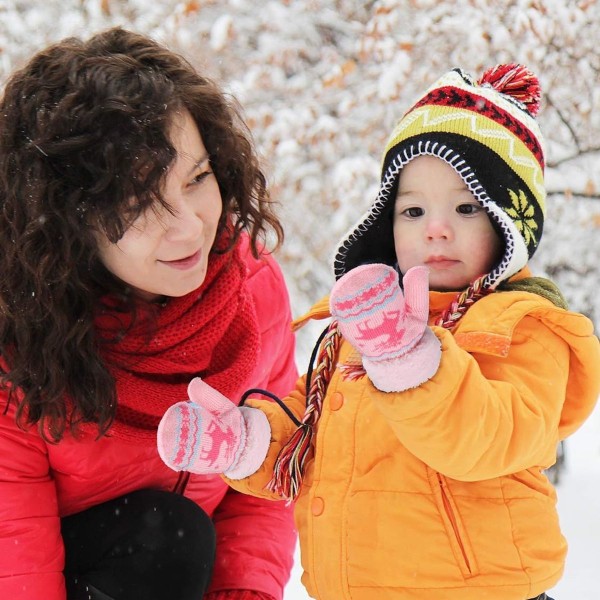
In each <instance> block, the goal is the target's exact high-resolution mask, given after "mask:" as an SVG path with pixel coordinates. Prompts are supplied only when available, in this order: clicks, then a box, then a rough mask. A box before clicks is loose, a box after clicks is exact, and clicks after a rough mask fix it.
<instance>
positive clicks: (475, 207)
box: [456, 204, 481, 215]
mask: <svg viewBox="0 0 600 600" xmlns="http://www.w3.org/2000/svg"><path fill="white" fill-rule="evenodd" d="M480 210H481V206H479V204H460V205H459V206H458V208H457V209H456V212H458V213H460V214H461V215H474V214H476V213H478V212H479V211H480Z"/></svg>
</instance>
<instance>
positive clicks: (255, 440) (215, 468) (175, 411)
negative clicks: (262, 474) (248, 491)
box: [157, 377, 271, 479]
mask: <svg viewBox="0 0 600 600" xmlns="http://www.w3.org/2000/svg"><path fill="white" fill-rule="evenodd" d="M188 396H189V398H190V401H189V402H178V403H177V404H174V405H173V406H171V407H170V408H169V409H168V410H167V411H166V412H165V414H164V416H163V418H162V419H161V421H160V423H159V425H158V431H157V446H158V453H159V455H160V457H161V458H162V460H163V462H164V463H165V464H166V465H167V466H168V467H170V468H171V469H173V470H175V471H190V472H191V473H196V474H202V475H208V474H214V473H219V474H221V473H222V474H225V475H226V476H227V477H229V478H231V479H243V478H244V477H248V476H249V475H251V474H252V473H254V472H255V471H256V470H257V469H258V468H259V467H260V465H261V464H262V463H263V461H264V459H265V456H266V454H267V450H268V447H269V443H270V440H271V428H270V426H269V422H268V420H267V417H266V416H265V414H264V413H263V412H262V411H260V410H258V409H255V408H248V407H238V406H236V405H235V404H234V403H233V402H231V400H229V399H227V398H226V397H225V396H223V395H222V394H221V393H220V392H218V391H217V390H215V389H214V388H212V387H210V385H208V384H207V383H205V382H204V381H202V380H201V379H200V378H199V377H196V378H195V379H192V381H191V382H190V384H189V386H188Z"/></svg>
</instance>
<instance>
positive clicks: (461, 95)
mask: <svg viewBox="0 0 600 600" xmlns="http://www.w3.org/2000/svg"><path fill="white" fill-rule="evenodd" d="M432 104H433V105H437V106H450V107H460V108H462V109H465V110H472V111H473V112H475V113H477V114H479V115H481V116H484V117H488V118H489V119H491V120H492V121H495V122H497V123H500V124H501V125H502V126H503V127H506V128H507V129H509V130H511V131H512V132H513V133H514V134H515V135H516V136H517V137H519V138H521V139H522V140H523V142H524V143H525V145H526V146H527V147H528V148H529V149H530V150H531V152H532V154H533V155H534V156H535V157H536V159H537V160H538V162H539V163H540V165H541V166H542V167H543V166H544V153H543V150H542V147H541V146H540V144H539V142H538V139H537V138H536V136H535V135H533V133H532V132H531V131H530V130H529V128H528V127H526V125H525V124H524V123H523V121H522V120H520V119H518V118H517V117H515V116H513V115H512V114H511V113H510V112H508V111H507V110H504V109H503V108H501V107H500V106H498V105H497V104H494V103H493V102H491V101H490V100H489V99H488V98H486V97H485V95H483V94H474V93H472V92H467V91H466V90H463V89H460V88H456V87H452V86H448V87H444V88H436V89H435V90H432V91H431V92H430V93H429V94H427V95H426V96H425V97H424V98H423V99H422V100H420V101H419V102H417V104H415V106H413V107H412V109H411V111H409V112H408V113H407V114H410V112H412V111H414V110H416V109H418V108H420V107H422V106H426V105H432Z"/></svg>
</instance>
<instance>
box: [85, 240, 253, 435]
mask: <svg viewBox="0 0 600 600" xmlns="http://www.w3.org/2000/svg"><path fill="white" fill-rule="evenodd" d="M246 275H247V267H246V265H245V263H244V261H243V260H242V258H241V256H240V252H239V244H238V246H237V247H236V248H235V249H234V250H233V251H232V252H227V253H226V254H214V253H213V254H211V257H210V260H209V263H208V271H207V274H206V278H205V280H204V282H203V284H202V286H201V287H200V288H199V289H197V290H196V291H194V292H191V293H190V294H187V295H186V296H183V297H181V298H171V299H169V300H168V301H167V302H166V304H165V305H162V306H160V305H156V306H154V307H153V308H152V310H146V311H145V312H142V313H138V316H137V318H136V321H135V324H134V326H133V327H131V328H130V329H126V331H127V333H126V334H125V335H124V336H123V337H122V338H119V337H118V336H119V333H120V332H122V331H123V325H125V327H127V326H128V325H130V322H131V318H130V316H129V314H128V313H125V312H118V311H117V310H114V311H112V310H108V309H107V310H106V311H104V312H103V313H102V314H101V315H100V316H99V317H98V318H97V320H96V326H97V328H98V332H99V337H100V339H102V340H115V339H116V340H118V341H108V342H106V343H104V344H103V346H102V355H103V357H104V358H105V360H106V362H107V365H108V367H109V369H110V371H111V373H112V374H113V376H114V377H115V380H116V388H117V398H118V400H117V402H118V405H117V415H116V419H115V421H114V423H113V425H112V426H111V428H110V429H109V431H108V435H109V436H113V437H116V438H119V439H122V440H123V441H129V442H135V443H140V442H142V443H145V442H147V443H152V444H153V443H155V442H156V428H157V426H158V422H159V421H160V418H161V417H162V415H163V414H164V412H165V410H166V409H167V408H168V407H169V406H171V405H172V404H174V403H175V402H179V401H180V400H186V399H187V385H188V383H189V382H190V380H191V379H192V378H193V377H196V376H200V377H202V378H203V379H204V380H205V381H206V382H207V383H209V384H210V385H211V386H212V387H214V388H216V389H217V390H219V391H220V392H221V393H222V394H224V395H225V396H227V397H228V398H231V399H232V400H233V401H234V402H235V401H237V400H239V395H240V394H241V393H242V391H243V389H245V387H247V385H246V383H247V378H248V376H249V375H250V374H251V373H252V371H253V370H254V367H255V364H256V358H257V355H258V349H259V343H260V340H259V332H258V324H257V320H256V313H255V310H254V303H253V301H252V297H251V295H250V293H249V291H248V289H247V286H246Z"/></svg>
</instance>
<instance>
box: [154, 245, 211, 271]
mask: <svg viewBox="0 0 600 600" xmlns="http://www.w3.org/2000/svg"><path fill="white" fill-rule="evenodd" d="M201 257H202V250H198V251H197V252H194V254H191V255H190V256H186V257H185V258H180V259H179V260H161V261H159V262H161V263H163V264H164V265H167V266H168V267H173V268H174V269H180V270H182V271H185V270H186V269H191V268H192V267H195V266H196V265H197V264H198V263H199V262H200V258H201Z"/></svg>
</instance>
